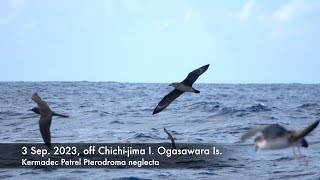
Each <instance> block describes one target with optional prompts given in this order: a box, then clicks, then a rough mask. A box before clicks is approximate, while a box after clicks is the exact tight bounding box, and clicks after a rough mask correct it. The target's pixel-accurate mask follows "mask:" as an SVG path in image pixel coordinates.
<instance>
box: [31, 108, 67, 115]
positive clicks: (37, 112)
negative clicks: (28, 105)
mask: <svg viewBox="0 0 320 180" xmlns="http://www.w3.org/2000/svg"><path fill="white" fill-rule="evenodd" d="M30 111H33V112H34V113H36V114H40V109H39V108H38V107H34V108H32V109H30ZM52 116H59V117H64V118H68V117H69V116H68V115H63V114H59V113H56V112H54V111H52Z"/></svg>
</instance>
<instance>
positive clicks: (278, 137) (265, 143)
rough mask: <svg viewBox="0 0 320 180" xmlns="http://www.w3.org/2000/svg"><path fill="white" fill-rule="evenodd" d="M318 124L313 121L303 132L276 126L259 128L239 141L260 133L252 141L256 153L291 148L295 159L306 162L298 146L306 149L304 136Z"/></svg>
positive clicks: (306, 144)
mask: <svg viewBox="0 0 320 180" xmlns="http://www.w3.org/2000/svg"><path fill="white" fill-rule="evenodd" d="M318 124H319V121H315V122H314V123H312V124H311V125H309V126H308V127H306V128H305V129H303V130H290V131H289V130H286V129H285V128H283V127H282V126H280V125H278V124H271V125H265V126H259V127H256V128H253V129H251V130H249V131H248V132H247V133H245V134H244V135H242V137H241V141H245V140H246V139H248V138H250V137H251V136H254V135H255V134H256V133H257V132H261V133H262V136H258V137H256V138H255V140H254V142H255V148H256V151H257V149H282V148H287V147H292V148H293V154H294V156H295V158H298V159H300V158H302V159H303V160H304V161H306V160H305V159H304V158H303V157H302V154H301V153H300V148H299V146H302V147H308V142H307V140H306V139H305V136H307V135H308V134H309V133H310V132H311V131H313V130H314V129H315V128H316V127H317V126H318ZM294 147H296V148H297V150H298V156H297V155H296V153H295V150H294ZM306 162H307V161H306Z"/></svg>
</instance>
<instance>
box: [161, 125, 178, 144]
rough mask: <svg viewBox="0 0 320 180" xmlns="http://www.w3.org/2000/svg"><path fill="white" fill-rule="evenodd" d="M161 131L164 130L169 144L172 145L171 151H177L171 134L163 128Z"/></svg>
mask: <svg viewBox="0 0 320 180" xmlns="http://www.w3.org/2000/svg"><path fill="white" fill-rule="evenodd" d="M163 130H164V132H166V133H167V135H168V137H167V139H170V140H171V144H172V147H173V149H177V147H176V142H175V141H174V138H173V136H172V135H171V133H169V131H168V130H167V129H166V128H165V127H164V128H163Z"/></svg>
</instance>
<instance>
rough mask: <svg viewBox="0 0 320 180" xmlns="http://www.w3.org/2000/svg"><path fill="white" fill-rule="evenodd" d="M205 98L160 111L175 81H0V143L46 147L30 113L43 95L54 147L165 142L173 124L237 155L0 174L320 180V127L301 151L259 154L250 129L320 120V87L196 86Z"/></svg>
mask: <svg viewBox="0 0 320 180" xmlns="http://www.w3.org/2000/svg"><path fill="white" fill-rule="evenodd" d="M194 87H195V88H196V89H198V90H200V91H201V93H200V94H195V93H184V94H182V95H181V96H180V97H179V98H178V99H176V100H175V101H174V102H173V103H172V104H171V105H170V106H168V107H167V108H166V109H165V110H164V111H162V112H160V113H159V114H156V115H152V112H153V109H154V108H155V107H156V106H157V104H158V103H159V101H160V100H161V99H162V98H163V97H164V96H165V95H166V94H167V93H169V92H170V91H171V90H172V87H170V86H168V84H164V83H163V84H157V83H154V84H153V83H146V84H144V83H117V82H0V94H1V96H0V134H1V136H0V143H43V140H42V137H41V135H40V132H39V126H38V120H39V115H37V114H34V113H33V112H31V111H28V110H29V109H31V108H32V107H34V106H36V104H35V103H34V102H33V101H32V100H31V96H32V94H33V93H35V92H37V93H38V94H39V95H40V96H41V97H42V99H44V100H45V101H46V102H47V103H48V104H49V106H50V107H51V109H52V110H53V111H55V112H58V113H61V114H67V115H70V118H61V117H54V118H53V119H52V125H51V135H52V142H53V143H164V142H168V143H169V140H168V139H166V137H167V135H166V134H165V133H164V132H163V127H166V128H167V129H168V130H169V131H171V132H172V135H173V136H174V137H175V138H176V143H177V145H178V144H179V143H219V144H223V145H224V146H225V147H232V148H233V151H237V153H236V154H234V155H230V156H232V157H225V161H226V162H225V163H224V164H223V165H221V166H212V167H206V168H172V169H166V168H162V169H160V168H159V169H157V168H154V169H144V168H130V169H126V168H124V169H106V168H98V169H94V168H91V169H61V168H54V169H50V168H49V169H46V168H17V169H0V179H123V180H124V179H126V180H127V179H128V180H129V179H130V180H139V179H257V178H258V179H320V172H319V170H320V127H318V128H316V129H315V130H314V131H313V132H312V133H311V134H310V135H308V136H307V138H306V139H307V140H308V142H309V147H308V148H301V152H302V154H303V155H305V156H306V158H307V159H308V160H309V161H310V162H309V163H308V165H306V164H305V163H304V162H301V161H299V160H297V159H295V158H294V155H293V152H292V148H287V149H281V150H270V151H267V150H264V151H259V150H258V151H257V152H255V150H254V144H253V138H251V139H249V140H248V141H246V142H244V143H240V142H239V138H240V137H241V135H242V134H243V133H245V132H246V131H248V129H250V128H253V127H256V126H259V125H265V124H272V123H278V124H280V125H282V126H284V127H285V128H287V129H301V128H304V127H306V126H308V125H309V124H311V123H312V122H314V121H315V120H319V119H320V85H319V84H315V85H309V84H199V83H198V84H197V83H195V84H194Z"/></svg>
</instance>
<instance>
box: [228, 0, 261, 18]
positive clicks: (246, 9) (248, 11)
mask: <svg viewBox="0 0 320 180" xmlns="http://www.w3.org/2000/svg"><path fill="white" fill-rule="evenodd" d="M254 5H255V4H254V1H253V0H248V1H247V2H246V3H245V4H244V5H243V6H242V8H241V10H240V11H239V12H234V13H230V16H231V17H232V18H234V19H237V20H239V21H246V20H248V18H249V17H250V16H251V15H252V10H253V8H254Z"/></svg>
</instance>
